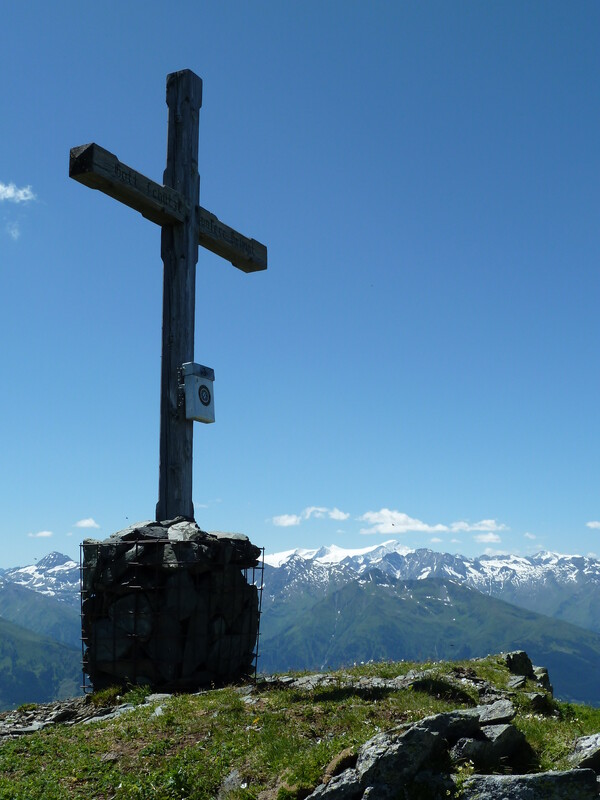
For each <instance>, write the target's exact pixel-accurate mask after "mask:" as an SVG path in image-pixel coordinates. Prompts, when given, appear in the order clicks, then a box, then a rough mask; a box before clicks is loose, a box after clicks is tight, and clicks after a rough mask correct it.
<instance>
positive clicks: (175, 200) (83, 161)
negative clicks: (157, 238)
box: [69, 142, 188, 225]
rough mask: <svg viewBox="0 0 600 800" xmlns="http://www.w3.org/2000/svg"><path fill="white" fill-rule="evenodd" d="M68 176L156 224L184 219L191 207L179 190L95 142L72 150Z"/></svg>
mask: <svg viewBox="0 0 600 800" xmlns="http://www.w3.org/2000/svg"><path fill="white" fill-rule="evenodd" d="M69 177H70V178H73V179H74V180H76V181H79V183H83V184H84V185H85V186H89V187H91V188H92V189H99V190H100V191H101V192H104V194H107V195H109V196H110V197H114V198H115V200H119V201H120V202H121V203H125V205H127V206H129V207H130V208H134V209H135V210H136V211H139V212H140V214H142V215H143V216H144V217H147V218H148V219H150V220H152V222H156V223H157V225H172V224H173V223H177V222H184V221H185V218H186V214H187V210H188V206H187V202H186V200H185V198H184V197H182V195H181V194H180V193H179V192H176V191H173V189H171V188H170V187H168V186H161V185H160V184H159V183H156V182H155V181H153V180H150V178H146V176H145V175H142V174H141V172H137V171H136V170H135V169H132V168H131V167H128V166H127V164H123V162H122V161H119V159H118V158H117V157H116V156H115V155H114V154H113V153H109V152H108V150H105V149H104V148H103V147H100V145H98V144H95V142H92V143H91V144H84V145H81V146H80V147H73V148H72V149H71V153H70V158H69Z"/></svg>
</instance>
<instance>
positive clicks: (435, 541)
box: [429, 536, 444, 544]
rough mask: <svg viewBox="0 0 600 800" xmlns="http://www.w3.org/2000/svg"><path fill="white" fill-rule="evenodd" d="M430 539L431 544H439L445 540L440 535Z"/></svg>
mask: <svg viewBox="0 0 600 800" xmlns="http://www.w3.org/2000/svg"><path fill="white" fill-rule="evenodd" d="M429 541H430V542H431V544H439V543H440V542H443V541H444V540H443V539H440V537H439V536H434V537H433V539H430V540H429Z"/></svg>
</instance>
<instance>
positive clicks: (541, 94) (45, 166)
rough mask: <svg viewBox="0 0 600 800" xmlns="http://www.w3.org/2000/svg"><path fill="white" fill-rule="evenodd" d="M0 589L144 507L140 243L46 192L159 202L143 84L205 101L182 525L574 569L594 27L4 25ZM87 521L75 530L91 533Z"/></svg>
mask: <svg viewBox="0 0 600 800" xmlns="http://www.w3.org/2000/svg"><path fill="white" fill-rule="evenodd" d="M2 18H3V24H2V32H1V33H0V37H1V42H2V44H1V47H0V66H1V68H2V75H3V76H4V80H3V91H2V92H1V93H0V124H1V129H0V130H1V137H0V143H1V146H0V282H1V283H0V303H1V309H2V311H1V313H0V337H1V341H2V358H1V364H2V377H3V382H2V385H3V391H2V392H1V393H0V441H1V442H2V459H1V460H0V485H1V486H2V490H3V491H2V497H3V503H2V521H1V527H0V533H1V536H2V544H3V547H2V555H1V557H0V566H4V567H8V566H14V565H17V564H24V563H30V562H31V561H33V559H34V558H39V557H41V556H43V555H45V554H46V553H47V552H49V551H50V550H60V551H62V552H66V553H69V554H72V555H77V551H78V542H79V541H80V540H81V539H82V537H84V536H88V535H92V536H94V537H102V538H103V537H104V536H107V535H109V534H110V533H112V532H114V531H116V530H119V529H120V528H122V527H125V526H126V525H128V524H130V523H131V522H133V521H136V520H141V519H149V518H151V517H152V516H153V514H154V509H155V504H156V499H157V491H158V424H159V379H160V337H161V302H162V297H161V295H162V262H161V260H160V229H159V228H158V227H157V226H155V225H154V224H152V223H151V222H148V221H147V220H145V219H143V218H142V217H141V216H140V215H139V214H137V213H136V212H134V211H132V210H131V209H129V208H127V207H125V206H123V205H122V204H120V203H118V202H116V201H115V200H112V199H110V198H108V197H107V196H105V195H103V194H101V193H99V192H93V191H91V190H90V189H88V188H86V187H83V186H81V185H79V184H77V183H76V182H74V181H72V180H70V179H69V178H68V155H69V149H70V148H71V147H74V146H76V145H80V144H85V143H87V142H91V141H95V142H97V143H98V144H100V145H102V146H103V147H105V148H106V149H108V150H110V151H111V152H113V153H115V154H116V155H117V156H118V157H119V158H120V159H121V160H122V161H124V162H125V163H126V164H129V165H130V166H132V167H134V168H135V169H137V170H138V171H140V172H142V173H144V174H145V175H147V176H148V177H150V178H153V179H154V180H157V181H159V182H161V181H162V172H163V169H164V166H165V153H166V133H167V130H166V123H167V109H166V105H165V79H166V75H167V73H169V72H173V71H175V70H178V69H185V68H188V69H191V70H193V71H194V72H196V74H198V75H199V76H200V77H201V78H202V79H203V81H204V97H203V107H202V110H201V116H200V156H199V170H200V175H201V182H200V202H201V203H202V205H203V206H204V207H205V208H208V209H209V210H210V211H212V212H213V213H215V214H217V216H219V217H220V218H221V219H222V220H223V221H224V222H226V223H228V224H229V225H231V226H232V227H234V228H236V229H238V230H240V231H242V232H243V233H245V234H246V235H248V236H253V237H255V238H256V239H258V240H259V241H262V242H264V243H265V244H267V246H268V250H269V269H268V270H267V271H266V272H263V273H257V274H254V275H245V274H243V273H241V272H240V271H238V270H236V269H234V268H233V267H232V266H231V265H230V264H228V263H227V262H225V261H223V260H222V259H219V258H218V257H216V256H214V255H212V254H211V253H209V252H207V251H205V250H203V249H201V250H200V253H199V260H198V270H197V295H196V309H197V315H196V345H195V360H196V361H199V362H200V363H203V364H207V365H209V366H211V367H212V368H213V369H214V370H215V374H216V382H215V408H216V417H217V421H216V423H215V424H214V425H210V426H208V425H200V424H199V425H196V427H195V444H194V453H195V457H194V458H195V461H194V503H195V508H196V519H197V521H198V523H199V524H200V525H201V527H203V528H204V529H207V530H232V531H242V532H244V533H247V534H248V535H249V536H250V537H251V538H252V540H253V541H255V542H256V543H257V544H259V545H263V546H265V547H266V549H267V552H274V551H278V550H285V549H289V548H292V547H316V546H319V545H321V544H331V543H334V544H336V545H338V546H342V547H349V548H356V547H366V546H368V545H370V544H376V543H378V542H382V541H385V540H386V539H389V538H392V537H397V538H399V540H400V541H401V542H402V544H404V545H406V546H409V547H432V548H433V549H437V550H443V551H449V552H461V553H464V554H466V555H476V554H479V553H483V552H486V551H488V552H495V551H510V552H518V553H524V554H525V553H531V552H536V551H538V550H541V549H550V550H557V551H559V552H580V553H584V554H586V553H600V544H599V539H600V522H599V521H600V497H599V494H598V483H599V477H600V447H599V444H600V413H599V411H598V397H599V396H600V379H599V370H598V350H599V346H600V336H599V334H600V322H599V315H598V300H599V297H600V277H599V270H598V264H599V256H600V226H599V213H598V212H599V210H600V181H599V180H598V178H599V167H600V156H599V148H598V142H599V141H600V112H599V109H600V102H599V101H600V83H599V82H598V74H600V63H599V62H600V51H599V50H598V47H597V43H598V39H599V36H600V6H598V4H597V3H594V2H577V3H569V4H567V3H556V2H548V1H544V2H526V3H516V2H514V3H512V2H486V3H481V2H469V1H468V0H465V1H464V2H447V1H446V0H444V2H428V1H426V2H398V3H388V2H377V0H375V1H374V2H368V3H367V2H352V1H351V0H349V1H347V2H334V1H325V2H323V1H319V2H316V1H315V0H307V1H306V2H302V3H292V2H290V3H281V2H275V0H262V1H261V2H253V3H247V2H234V1H233V0H232V1H231V2H198V1H197V0H196V2H188V1H187V0H181V2H178V3H176V4H172V5H171V6H169V7H168V6H167V4H166V3H159V2H154V0H145V2H143V3H142V2H126V3H118V4H117V3H110V2H103V3H88V2H84V3H82V2H59V3H56V4H53V5H52V8H50V7H49V6H48V4H47V3H41V2H35V1H34V2H28V3H8V2H5V3H3V4H2ZM96 526H97V527H96Z"/></svg>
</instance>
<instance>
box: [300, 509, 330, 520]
mask: <svg viewBox="0 0 600 800" xmlns="http://www.w3.org/2000/svg"><path fill="white" fill-rule="evenodd" d="M325 514H327V509H326V508H324V507H323V506H309V507H308V508H305V509H304V511H303V512H302V517H303V518H304V519H310V518H311V517H319V518H323V517H324V516H325Z"/></svg>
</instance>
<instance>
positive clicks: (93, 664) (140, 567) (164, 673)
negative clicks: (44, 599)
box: [81, 517, 261, 691]
mask: <svg viewBox="0 0 600 800" xmlns="http://www.w3.org/2000/svg"><path fill="white" fill-rule="evenodd" d="M260 555H261V551H260V549H259V548H258V547H256V546H255V545H253V544H252V543H251V542H250V540H249V539H248V537H247V536H243V535H241V534H221V533H205V532H204V531H202V530H200V528H199V527H198V525H196V523H195V522H194V521H193V520H188V519H184V518H182V517H178V518H177V519H174V520H168V521H166V522H144V523H138V524H136V525H133V526H131V527H129V528H127V529H125V530H123V531H119V532H118V533H115V534H113V535H112V536H110V537H109V538H108V539H105V540H104V541H96V540H94V539H86V540H85V541H84V542H83V544H82V570H81V572H82V586H81V589H82V633H83V642H84V671H85V672H86V674H87V675H88V676H89V679H90V681H91V683H92V685H93V687H94V689H95V690H98V689H102V688H105V687H107V686H112V685H115V684H117V685H118V684H121V685H124V684H128V683H129V684H133V685H135V684H137V685H149V686H151V687H153V688H154V689H155V690H160V689H168V690H170V691H176V690H188V691H189V690H192V689H194V688H199V687H202V686H210V685H214V684H223V683H225V682H230V681H233V680H237V679H239V678H242V677H245V676H248V675H250V674H251V673H252V672H253V664H254V663H255V648H256V644H257V635H258V620H259V602H258V589H257V587H256V585H254V575H255V570H256V568H257V567H258V566H259V559H260Z"/></svg>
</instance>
